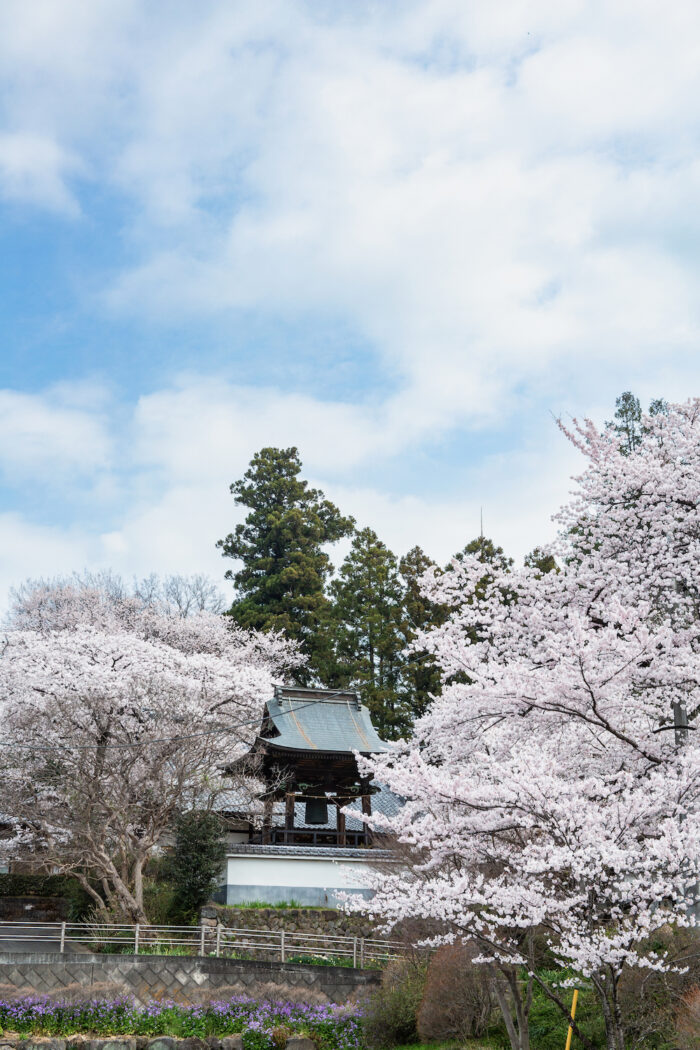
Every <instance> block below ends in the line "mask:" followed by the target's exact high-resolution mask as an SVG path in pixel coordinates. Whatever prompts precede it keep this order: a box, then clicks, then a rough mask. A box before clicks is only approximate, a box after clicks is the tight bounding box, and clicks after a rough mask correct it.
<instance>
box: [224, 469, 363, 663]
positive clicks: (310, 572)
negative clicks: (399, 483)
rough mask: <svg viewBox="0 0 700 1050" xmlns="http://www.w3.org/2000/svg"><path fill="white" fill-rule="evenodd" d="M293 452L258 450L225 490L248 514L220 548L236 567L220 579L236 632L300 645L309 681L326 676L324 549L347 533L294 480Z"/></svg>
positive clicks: (332, 509) (346, 521)
mask: <svg viewBox="0 0 700 1050" xmlns="http://www.w3.org/2000/svg"><path fill="white" fill-rule="evenodd" d="M301 469H302V465H301V460H300V459H299V452H298V450H297V449H296V448H284V449H280V448H263V449H261V450H260V452H256V454H255V455H254V456H253V459H252V460H251V463H250V466H249V467H248V470H247V471H246V472H245V474H244V475H243V477H242V478H241V479H239V480H238V481H235V482H234V483H233V484H232V485H231V493H232V494H233V496H234V497H235V500H236V503H238V504H240V505H242V506H244V507H247V508H248V509H249V513H248V515H247V517H246V519H245V522H242V523H240V524H238V525H237V526H236V528H235V529H234V531H233V532H230V533H229V534H228V536H226V537H225V538H224V539H223V540H219V542H218V543H217V547H219V548H220V549H221V551H222V553H223V556H224V557H227V558H236V559H238V560H239V561H240V562H242V567H241V568H240V569H239V570H238V571H237V572H235V571H234V570H232V569H229V571H228V572H227V573H226V578H227V579H232V580H233V581H234V583H235V585H236V591H237V595H236V600H235V601H234V603H233V605H232V606H231V609H230V610H229V614H230V615H231V616H232V617H233V619H234V620H235V621H236V622H237V623H239V624H240V625H241V626H242V627H249V628H256V629H258V630H263V631H269V630H276V631H282V632H284V634H285V635H286V636H287V637H288V638H292V639H294V640H295V641H297V642H300V643H301V647H302V650H303V652H304V653H305V654H306V655H307V656H308V665H307V667H306V668H302V669H301V670H300V671H298V672H297V677H298V679H299V681H301V682H308V681H310V680H312V679H313V678H314V677H315V676H318V675H319V674H321V676H323V672H324V670H325V664H326V660H327V654H326V652H325V648H324V647H325V645H326V643H327V635H326V632H325V631H323V630H321V629H320V627H321V625H322V623H323V621H324V620H325V619H326V618H327V615H328V598H327V597H326V594H325V589H324V588H325V584H326V581H327V580H328V578H329V577H330V575H331V573H332V571H333V570H332V565H331V562H330V559H329V557H328V555H327V554H326V553H325V551H324V549H323V548H324V546H325V545H326V544H328V543H334V542H335V541H336V540H339V539H341V537H343V536H347V535H348V534H349V533H350V532H352V529H353V526H354V521H353V519H352V518H350V517H345V516H343V515H342V514H341V513H340V511H339V510H338V508H337V507H336V506H335V505H334V504H333V503H331V502H330V501H329V500H327V499H326V498H325V496H324V494H323V492H321V491H320V490H319V489H313V488H309V485H308V482H306V481H304V480H303V479H301V478H300V477H299V475H300V473H301Z"/></svg>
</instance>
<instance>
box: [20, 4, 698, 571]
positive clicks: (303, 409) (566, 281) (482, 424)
mask: <svg viewBox="0 0 700 1050" xmlns="http://www.w3.org/2000/svg"><path fill="white" fill-rule="evenodd" d="M165 11H166V8H165V5H159V4H155V5H153V4H146V3H142V2H138V0H93V2H91V3H89V4H86V3H84V2H82V0H64V2H63V3H61V4H60V5H56V4H55V3H54V2H52V0H36V2H34V3H32V4H27V3H26V2H24V0H7V2H6V3H5V4H4V5H2V6H1V7H0V90H2V94H3V102H4V109H3V115H4V118H5V120H6V128H5V130H4V131H3V132H2V133H1V134H0V193H3V194H5V195H7V196H12V197H13V198H14V199H21V200H23V201H24V202H26V203H29V204H32V203H33V204H36V205H37V206H40V207H43V208H46V207H48V208H51V209H54V210H56V211H59V212H63V213H65V214H67V215H70V214H73V215H75V214H77V211H78V209H79V207H80V204H81V203H82V201H81V198H80V191H81V186H80V183H79V179H78V178H77V176H81V177H84V178H89V179H90V180H92V183H93V185H94V186H96V187H98V188H99V191H100V194H101V200H102V202H103V203H104V201H109V200H110V199H113V198H114V196H115V195H117V196H118V199H119V204H120V208H119V219H118V220H115V222H116V221H119V222H120V223H121V224H122V225H121V226H120V227H119V228H118V229H117V228H116V227H112V228H110V230H109V236H112V237H114V238H115V240H116V239H117V238H119V242H120V252H119V253H115V255H118V257H119V258H123V257H124V254H126V255H127V256H128V258H129V259H130V263H129V266H128V267H127V268H125V269H123V270H122V271H121V272H118V271H117V272H116V274H115V273H114V271H112V272H111V274H110V281H109V285H108V287H105V288H104V289H103V294H102V295H101V296H100V297H98V300H97V308H98V309H106V310H108V311H112V312H113V313H114V314H116V315H118V316H119V317H122V316H130V317H133V318H136V319H137V320H140V319H148V321H149V323H155V324H156V325H158V324H159V323H161V322H163V323H165V324H167V325H170V326H177V324H178V322H180V321H181V320H183V319H184V318H187V319H189V320H191V319H192V318H194V319H198V318H201V319H202V320H203V321H208V320H209V319H211V318H217V319H219V321H221V319H222V318H223V319H226V318H229V319H230V323H231V325H232V326H234V325H235V324H236V319H237V316H238V315H239V313H240V312H245V313H248V312H253V313H255V314H257V315H259V316H263V317H268V318H269V317H272V318H273V319H277V320H279V319H282V320H288V319H291V320H292V321H294V322H295V323H298V324H299V325H303V322H304V319H307V318H314V319H318V318H319V317H320V318H322V319H324V320H327V321H328V322H329V323H330V324H332V323H333V322H334V321H335V320H338V321H339V322H342V323H343V325H345V326H346V327H347V328H348V329H350V330H352V332H353V333H354V334H356V336H357V339H358V341H359V342H362V343H363V344H364V345H365V346H367V347H369V348H371V351H372V352H374V353H375V354H376V357H377V360H378V361H379V363H380V364H381V366H382V374H383V375H384V376H390V377H393V387H392V389H391V390H390V392H389V393H388V394H386V395H385V396H384V397H383V400H382V401H381V402H380V403H378V401H377V399H376V398H370V397H367V396H364V395H366V394H367V390H365V391H363V392H362V394H361V395H360V396H358V399H357V401H356V403H348V402H347V401H346V400H342V401H341V400H330V399H328V400H325V401H324V400H322V399H320V398H318V397H314V396H311V394H308V393H307V394H303V393H294V392H290V391H289V390H288V389H286V387H285V371H284V363H283V362H282V365H281V374H280V381H279V384H278V385H277V387H272V386H268V387H266V388H261V387H253V386H250V385H245V384H244V383H243V382H239V383H238V384H237V383H235V382H232V381H231V380H230V376H231V375H232V374H235V371H234V369H235V364H232V366H231V369H230V370H229V373H228V374H229V379H225V378H222V377H221V376H220V375H207V374H206V371H207V369H206V365H203V366H202V369H201V374H191V375H189V376H182V377H181V378H180V379H179V380H177V381H172V382H171V381H170V380H171V378H172V377H168V379H167V380H166V379H164V380H162V381H161V382H160V383H156V384H155V386H154V389H152V390H151V391H150V392H147V393H146V392H145V393H143V395H142V396H141V398H140V399H139V400H138V403H137V404H136V405H135V406H132V407H133V412H132V413H131V414H129V413H130V411H131V410H122V412H123V414H122V415H121V416H119V417H118V416H117V412H118V409H117V408H116V406H115V405H114V404H113V402H112V401H111V400H110V397H109V396H105V394H104V392H100V391H94V392H90V391H89V390H88V389H86V388H80V389H79V388H77V387H71V386H66V387H65V388H63V389H62V390H59V389H53V390H49V391H45V392H44V393H42V394H38V395H27V394H22V393H19V392H16V391H5V392H3V393H2V394H0V450H1V451H0V465H1V466H2V469H3V470H4V471H5V473H6V475H7V476H9V477H10V478H11V479H12V480H13V481H17V479H25V480H31V479H32V478H39V479H42V478H43V479H48V480H50V479H59V480H61V481H69V482H70V483H71V485H72V484H73V482H74V481H75V479H76V478H77V479H78V480H81V483H82V484H84V485H85V486H89V487H91V491H92V493H93V496H94V499H95V501H97V502H99V503H100V505H101V506H102V507H103V509H102V510H101V512H100V514H101V518H100V520H99V521H97V518H98V517H100V515H98V514H95V516H94V517H95V520H94V521H91V523H90V525H89V527H88V526H87V525H86V526H85V527H84V528H83V529H82V530H81V531H80V532H79V533H73V532H71V531H70V528H69V527H66V528H62V527H60V526H56V528H55V529H53V530H50V529H48V527H46V529H45V531H43V532H42V531H39V532H37V533H36V538H37V539H40V538H43V539H44V540H45V541H46V549H47V551H49V552H53V553H55V556H56V560H57V562H60V563H61V565H62V566H63V567H65V568H68V567H81V566H82V564H84V563H90V564H95V565H97V564H105V563H107V564H113V565H114V566H115V567H116V568H118V569H121V570H122V571H125V572H127V573H129V572H132V571H133V572H147V571H150V570H151V569H159V570H161V571H169V570H178V571H189V570H195V569H197V568H204V569H206V570H208V571H210V572H212V573H214V574H216V573H218V572H221V570H222V563H220V561H219V558H218V554H217V553H216V551H215V550H214V549H213V543H214V541H215V540H216V539H217V538H218V537H219V536H220V535H221V534H222V533H223V532H225V531H226V529H227V528H228V527H229V526H230V524H231V523H232V522H233V520H234V513H235V508H234V506H233V502H232V500H231V498H230V496H229V495H228V492H227V487H228V484H229V482H230V481H231V480H232V479H233V478H235V477H238V476H240V474H241V473H242V471H243V470H244V469H245V466H246V464H247V462H248V460H249V459H250V456H251V455H252V453H253V452H254V451H255V450H256V449H258V448H260V447H261V446H262V445H268V444H273V445H290V444H295V445H298V446H299V448H300V450H301V453H302V458H303V460H304V464H305V469H306V471H307V473H308V475H309V476H310V477H311V478H313V479H314V481H316V482H317V483H318V484H320V485H322V486H323V487H324V488H325V489H326V490H327V491H328V492H329V494H331V495H332V496H333V497H334V498H336V499H337V500H338V502H340V503H341V504H342V506H343V507H344V508H345V509H347V510H349V511H350V512H352V513H354V514H355V515H356V516H357V517H358V520H362V521H367V522H368V523H369V524H372V525H374V526H375V527H376V528H377V530H378V531H379V532H380V534H381V535H383V536H384V538H385V539H386V540H387V542H388V543H389V544H390V545H391V546H392V547H394V548H396V549H397V550H399V551H400V550H402V549H405V548H406V547H407V546H410V545H412V544H413V543H414V542H420V543H422V544H423V546H425V547H426V549H427V550H429V551H430V552H431V553H434V554H435V556H437V557H439V558H440V559H441V560H442V559H444V558H445V557H447V556H448V554H449V553H450V552H451V551H453V550H454V549H456V547H457V546H460V545H461V544H462V543H463V542H464V541H465V540H466V539H468V538H469V536H470V535H473V534H474V532H475V530H476V527H477V522H478V512H479V507H480V506H482V505H483V506H484V509H485V515H486V523H487V531H488V532H489V533H491V534H493V535H494V536H495V538H496V539H497V540H499V542H501V543H502V544H503V545H504V546H505V547H506V549H508V550H509V551H511V552H513V553H516V554H519V555H520V554H522V553H524V552H525V551H526V550H527V549H529V548H530V547H532V546H533V545H534V544H535V543H536V542H538V541H539V540H541V539H542V538H543V535H544V533H545V532H546V530H547V529H548V527H549V526H548V524H547V519H548V516H549V514H550V513H551V512H552V511H553V510H554V509H555V508H556V506H557V505H558V504H559V503H560V502H561V500H562V498H563V497H564V494H565V490H566V487H567V482H566V477H567V474H568V472H569V467H570V465H571V464H570V459H569V458H568V453H566V452H561V453H556V454H555V453H553V451H552V448H553V439H552V437H551V434H552V431H551V428H550V424H549V423H548V421H547V419H546V416H545V409H544V408H543V407H542V406H544V405H551V406H552V407H553V408H554V409H555V411H557V410H559V409H560V408H569V407H570V408H573V409H575V410H578V411H580V410H581V408H582V406H586V405H587V404H588V405H589V406H590V405H595V410H594V414H595V415H598V416H601V415H602V416H605V415H608V416H609V415H610V414H611V412H612V407H611V398H609V392H610V390H613V391H615V390H619V389H621V388H622V387H623V386H627V385H630V386H634V387H635V388H637V389H639V391H640V393H642V394H644V396H645V397H650V396H658V395H665V396H669V397H673V396H685V394H686V393H687V392H688V391H689V390H691V389H692V388H693V386H694V385H695V386H696V387H697V382H698V380H699V379H700V360H699V359H698V355H697V353H696V352H695V347H696V343H697V340H698V332H699V329H700V300H698V297H697V294H696V287H697V282H698V277H699V276H700V275H699V274H698V262H699V257H698V251H697V242H698V233H699V232H700V231H699V230H698V224H699V222H700V220H699V219H698V215H700V209H698V196H699V194H700V156H699V151H698V132H699V131H700V90H698V88H699V87H700V84H699V83H698V80H699V79H700V66H698V63H697V60H696V52H697V42H698V40H700V8H698V6H697V4H694V3H684V2H680V3H676V4H673V5H670V6H669V5H664V4H662V3H661V0H634V2H632V0H620V2H619V3H615V4H605V3H589V2H587V0H560V2H559V3H557V4H553V3H551V0H527V2H526V0H503V2H502V3H499V4H493V3H491V2H489V0H484V2H478V3H469V4H463V3H459V2H458V0H409V2H407V3H402V4H371V3H362V2H358V3H356V4H351V5H320V6H319V5H314V4H307V3H303V2H301V0H242V2H240V3H237V4H235V5H230V4H227V3H224V2H217V0H203V2H202V3H200V4H197V5H171V6H169V7H168V8H167V16H166V13H165ZM84 208H85V211H86V214H88V212H89V203H85V204H84ZM105 210H107V209H106V208H105ZM124 246H125V247H126V252H125V253H123V252H122V251H121V249H122V248H123V247H124ZM112 278H113V279H112ZM95 279H96V280H99V272H98V274H97V275H96V278H95ZM83 305H84V304H83ZM90 305H91V307H95V302H92V303H91V304H90ZM323 367H325V368H327V367H328V366H327V362H324V365H323ZM246 374H248V375H249V374H250V371H249V370H248V371H247V373H246ZM618 377H622V378H618ZM368 383H369V380H368ZM535 402H536V403H537V405H538V408H537V411H538V412H540V413H541V417H538V419H537V421H534V422H533V425H532V431H531V433H529V436H528V438H527V441H526V442H525V447H523V448H520V447H518V446H517V442H516V441H515V439H513V440H512V441H511V447H510V450H509V451H508V453H507V456H506V458H499V457H496V456H494V455H489V454H482V455H481V458H480V459H479V461H478V463H476V464H471V465H469V464H466V465H460V464H455V465H454V484H453V488H452V491H451V492H444V491H443V492H441V493H440V494H439V495H438V496H436V497H435V498H432V497H428V496H427V495H426V494H425V492H423V491H420V490H421V480H420V478H418V480H417V481H416V483H415V484H413V485H412V484H411V483H409V482H406V483H404V487H403V490H402V491H399V490H398V486H397V487H396V491H394V490H393V489H392V491H391V492H390V493H387V492H383V491H381V490H379V488H378V486H372V485H371V484H370V483H369V482H368V481H367V480H366V479H365V478H364V476H363V472H369V469H370V467H372V466H376V463H377V462H384V463H385V464H387V470H389V469H390V465H391V463H392V462H394V461H395V462H397V463H398V462H399V461H402V462H404V463H405V462H406V461H407V460H410V457H411V456H412V455H413V454H414V453H415V451H416V450H417V449H420V448H425V447H433V446H434V445H435V443H436V442H437V441H439V440H440V439H444V440H447V437H448V436H449V435H454V433H455V432H456V431H457V430H458V429H459V428H461V429H462V431H463V432H472V433H473V431H474V430H475V429H477V428H481V429H482V432H483V433H487V434H491V435H493V434H494V433H496V432H497V431H498V430H499V428H500V430H501V432H505V431H506V430H507V428H508V423H509V420H510V419H511V417H512V416H513V415H514V407H515V406H516V405H518V404H520V405H522V404H529V405H533V404H534V403H535ZM606 404H607V405H608V406H609V407H605V405H606ZM601 406H602V407H601ZM533 411H534V409H533ZM117 431H120V436H119V439H118V447H116V448H115V439H114V437H113V436H112V435H113V434H114V433H115V432H117ZM506 444H507V442H506V440H505V439H503V441H502V445H503V446H504V447H505V445H506ZM559 456H561V458H560V459H559V458H558V457H559ZM401 457H403V460H402V459H401ZM68 487H69V488H70V485H69V486H68ZM411 488H413V491H410V489H411ZM104 508H108V509H104ZM69 509H70V508H69ZM83 510H84V505H83V504H81V506H80V509H79V510H74V511H73V513H74V514H75V515H76V516H77V515H78V514H82V513H83ZM66 514H67V515H68V514H69V510H67V511H66ZM25 526H26V536H29V537H34V535H35V534H34V533H32V528H36V529H38V530H41V529H44V526H41V527H40V526H32V525H31V523H30V522H24V521H20V520H19V519H18V518H12V519H8V521H6V522H5V527H6V529H7V530H9V531H7V533H6V535H7V536H8V540H9V542H10V543H13V544H15V546H16V548H17V550H18V552H19V554H18V559H17V566H18V568H17V571H18V572H19V574H20V577H21V575H25V574H26V573H27V572H28V571H35V570H34V569H33V568H32V567H31V566H30V564H29V561H30V558H29V553H30V549H31V545H29V546H28V544H27V543H26V542H25V533H24V532H23V529H24V528H25ZM69 561H70V562H72V564H71V565H70V566H69V565H67V564H64V563H66V562H69ZM20 566H21V567H22V568H21V572H20V568H19V567H20ZM25 566H26V567H25ZM13 571H14V570H13ZM36 571H44V570H43V569H37V570H36Z"/></svg>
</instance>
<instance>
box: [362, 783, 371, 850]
mask: <svg viewBox="0 0 700 1050" xmlns="http://www.w3.org/2000/svg"><path fill="white" fill-rule="evenodd" d="M362 812H363V814H364V815H365V816H366V817H371V816H372V796H371V795H370V794H367V795H363V796H362ZM364 832H365V842H371V841H372V831H371V829H370V828H369V826H368V825H367V824H365V825H364Z"/></svg>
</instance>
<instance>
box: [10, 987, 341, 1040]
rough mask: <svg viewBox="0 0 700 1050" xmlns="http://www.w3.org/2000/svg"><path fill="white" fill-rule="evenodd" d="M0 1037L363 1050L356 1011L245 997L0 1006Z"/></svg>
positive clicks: (38, 999) (23, 1001)
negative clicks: (230, 1041)
mask: <svg viewBox="0 0 700 1050" xmlns="http://www.w3.org/2000/svg"><path fill="white" fill-rule="evenodd" d="M0 1032H5V1033H10V1032H15V1033H17V1034H19V1035H45V1036H61V1037H65V1036H70V1035H76V1034H83V1033H84V1034H90V1035H95V1036H112V1035H135V1036H150V1037H153V1036H159V1035H164V1036H174V1037H192V1036H198V1037H200V1038H202V1039H207V1038H210V1037H212V1036H214V1037H217V1036H218V1037H225V1036H229V1035H235V1034H236V1033H238V1032H241V1033H242V1034H243V1050H277V1048H279V1047H284V1045H285V1041H286V1039H287V1038H288V1036H291V1035H307V1036H309V1037H310V1038H311V1039H312V1040H313V1041H314V1042H315V1043H316V1045H317V1046H318V1047H319V1050H361V1039H360V1011H359V1009H358V1008H357V1007H356V1006H354V1005H353V1006H336V1005H334V1004H332V1003H324V1004H322V1005H320V1006H305V1005H302V1004H299V1003H288V1002H270V1001H264V1002H260V1001H258V1000H255V999H248V998H246V997H244V996H235V997H233V998H231V999H225V1000H212V1001H211V1002H207V1003H203V1004H197V1005H194V1006H184V1005H181V1004H179V1003H175V1002H172V1001H171V1000H162V1001H155V1000H154V1001H153V1002H151V1003H149V1004H148V1005H147V1006H139V1005H137V1004H136V1002H135V1000H134V999H132V998H131V997H130V996H117V997H115V998H111V999H99V998H94V999H87V998H86V999H82V1000H73V1001H69V1000H67V999H52V998H50V997H49V996H41V995H29V996H20V997H18V998H16V999H7V1000H0Z"/></svg>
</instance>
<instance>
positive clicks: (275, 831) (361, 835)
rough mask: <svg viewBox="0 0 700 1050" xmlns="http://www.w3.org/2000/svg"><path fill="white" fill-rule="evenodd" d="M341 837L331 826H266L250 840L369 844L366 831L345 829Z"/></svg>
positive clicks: (286, 843)
mask: <svg viewBox="0 0 700 1050" xmlns="http://www.w3.org/2000/svg"><path fill="white" fill-rule="evenodd" d="M342 837H343V838H344V840H345V841H341V836H339V834H338V832H337V831H334V830H333V829H331V828H319V829H318V831H315V830H312V829H311V828H292V829H287V828H268V829H265V830H264V831H263V832H260V831H258V832H257V833H256V834H254V835H253V836H252V837H251V839H250V841H251V843H252V844H254V845H260V844H261V843H263V842H264V843H266V844H269V845H271V846H340V847H343V846H351V847H361V846H369V836H368V834H367V832H366V831H346V832H345V833H344V835H343V836H342Z"/></svg>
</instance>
